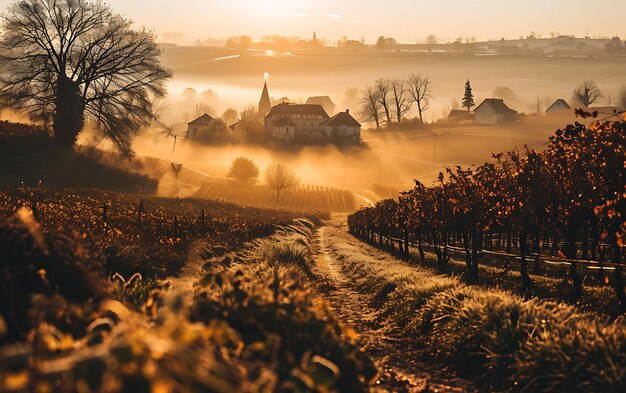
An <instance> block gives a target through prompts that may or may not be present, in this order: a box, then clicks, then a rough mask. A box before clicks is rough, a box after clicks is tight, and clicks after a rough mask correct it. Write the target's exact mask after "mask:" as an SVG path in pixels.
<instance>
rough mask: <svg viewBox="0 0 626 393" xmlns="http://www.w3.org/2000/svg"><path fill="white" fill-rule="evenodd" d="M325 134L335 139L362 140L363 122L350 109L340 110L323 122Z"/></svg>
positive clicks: (357, 141)
mask: <svg viewBox="0 0 626 393" xmlns="http://www.w3.org/2000/svg"><path fill="white" fill-rule="evenodd" d="M321 126H322V128H323V130H324V136H326V138H328V139H330V140H335V141H354V142H356V143H359V142H360V141H361V124H360V123H359V122H358V121H356V119H355V118H354V117H352V115H351V114H350V110H349V109H346V111H345V112H339V113H337V114H336V115H335V116H333V117H331V118H330V119H328V120H326V121H325V122H323V123H322V124H321Z"/></svg>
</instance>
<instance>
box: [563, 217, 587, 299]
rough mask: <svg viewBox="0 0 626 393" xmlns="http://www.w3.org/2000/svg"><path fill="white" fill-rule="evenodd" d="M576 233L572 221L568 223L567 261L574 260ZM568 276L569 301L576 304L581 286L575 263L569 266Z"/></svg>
mask: <svg viewBox="0 0 626 393" xmlns="http://www.w3.org/2000/svg"><path fill="white" fill-rule="evenodd" d="M577 232H578V231H577V224H576V223H575V222H573V221H570V222H568V223H567V227H566V230H565V256H566V257H567V258H568V259H576V235H577ZM569 276H570V279H571V280H572V292H571V298H572V299H571V300H572V302H577V301H578V300H579V299H580V297H581V296H582V294H583V284H582V281H581V280H580V276H579V275H578V270H577V269H576V263H575V262H572V263H571V264H570V265H569Z"/></svg>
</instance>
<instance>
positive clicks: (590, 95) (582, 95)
mask: <svg viewBox="0 0 626 393" xmlns="http://www.w3.org/2000/svg"><path fill="white" fill-rule="evenodd" d="M600 97H602V90H600V88H599V87H598V84H597V83H596V82H594V81H592V80H587V81H584V82H583V83H581V84H580V85H578V87H577V88H576V89H574V94H573V97H572V98H573V99H574V101H575V102H577V103H579V104H580V105H582V106H583V107H585V108H587V107H589V106H590V105H591V104H593V103H594V102H596V101H598V99H599V98H600Z"/></svg>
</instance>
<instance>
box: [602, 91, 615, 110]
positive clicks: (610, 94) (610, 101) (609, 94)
mask: <svg viewBox="0 0 626 393" xmlns="http://www.w3.org/2000/svg"><path fill="white" fill-rule="evenodd" d="M604 98H606V104H607V105H608V106H612V105H613V91H612V90H609V91H608V92H607V93H606V97H604Z"/></svg>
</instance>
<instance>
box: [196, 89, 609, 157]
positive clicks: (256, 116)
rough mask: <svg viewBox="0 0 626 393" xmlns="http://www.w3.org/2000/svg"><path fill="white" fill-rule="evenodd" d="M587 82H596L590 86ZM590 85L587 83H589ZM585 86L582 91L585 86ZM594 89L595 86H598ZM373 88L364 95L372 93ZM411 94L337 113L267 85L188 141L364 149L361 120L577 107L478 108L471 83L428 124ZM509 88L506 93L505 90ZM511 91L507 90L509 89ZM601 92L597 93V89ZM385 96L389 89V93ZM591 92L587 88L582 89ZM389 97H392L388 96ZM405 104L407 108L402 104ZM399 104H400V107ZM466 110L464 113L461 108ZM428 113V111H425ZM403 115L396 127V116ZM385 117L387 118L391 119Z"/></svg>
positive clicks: (464, 119) (474, 118)
mask: <svg viewBox="0 0 626 393" xmlns="http://www.w3.org/2000/svg"><path fill="white" fill-rule="evenodd" d="M381 81H382V79H380V80H377V81H376V83H377V84H378V87H376V86H373V87H372V89H375V88H378V89H381V90H382V89H388V87H381V86H380V83H382V82H381ZM394 83H396V81H389V85H390V86H391V87H392V88H393V87H394V85H393V84H394ZM419 83H421V84H422V85H421V87H420V86H418V87H417V89H422V90H420V91H421V95H420V93H419V92H418V93H416V98H417V99H416V102H415V103H416V106H417V107H418V108H419V110H420V111H421V110H422V108H427V107H428V105H429V100H430V99H431V98H432V97H431V96H430V85H429V81H428V79H427V78H426V79H422V80H421V82H419ZM585 83H592V82H590V81H587V82H585ZM583 85H584V83H583ZM583 85H581V86H583ZM592 87H593V86H592ZM369 89H370V87H368V88H367V89H366V90H365V91H364V93H363V94H366V92H367V91H370V90H369ZM402 89H406V91H403V92H402V93H400V94H401V95H400V97H397V96H396V97H390V98H387V97H381V93H379V92H376V93H372V94H373V95H372V96H371V97H369V98H370V99H369V100H367V98H368V97H364V103H363V104H362V105H361V106H360V107H358V108H357V111H358V112H357V113H354V112H352V113H351V112H350V108H346V109H343V110H341V111H337V108H336V104H335V103H334V102H333V100H332V99H331V97H329V96H328V95H325V96H312V97H309V98H308V99H307V100H306V101H304V100H300V102H293V101H292V100H290V99H289V98H287V97H283V98H281V99H279V100H274V99H272V98H270V94H269V88H268V84H267V80H266V81H265V82H264V84H263V89H262V92H261V97H260V99H259V102H258V105H257V106H256V107H255V108H254V110H252V108H251V107H249V108H247V109H246V110H244V111H242V112H241V113H240V117H239V118H237V119H236V121H234V122H232V123H231V124H226V121H225V120H224V119H220V118H215V117H213V116H211V115H209V114H208V113H202V114H199V116H198V117H197V118H195V119H193V120H191V121H189V122H188V123H187V129H186V132H185V134H184V138H185V139H186V140H189V141H193V142H197V143H204V144H207V143H209V144H210V143H217V144H220V143H225V142H228V143H237V142H255V143H260V144H270V145H277V146H278V145H283V146H294V145H296V146H297V145H325V144H334V145H360V144H361V142H362V139H361V131H362V128H363V125H362V124H361V123H360V121H362V122H365V123H366V124H368V125H375V126H376V127H375V129H377V130H380V129H381V128H382V127H381V125H383V124H384V125H385V129H390V130H393V129H403V130H407V129H425V128H437V127H446V126H451V125H454V126H463V125H484V126H489V125H497V124H503V123H515V122H519V121H520V120H521V119H524V118H526V117H530V116H542V115H572V116H573V115H574V109H572V108H573V107H572V105H570V103H568V101H567V100H566V99H564V98H557V99H556V100H554V101H553V102H551V103H549V105H547V104H548V102H545V105H546V106H547V107H546V108H545V109H544V108H543V107H542V105H544V103H542V102H539V101H537V102H536V103H535V104H534V106H532V107H531V106H529V109H530V113H528V114H527V113H524V112H520V111H517V110H515V109H513V108H511V107H510V106H509V105H508V104H507V102H506V101H507V100H506V99H505V98H503V97H489V98H485V99H483V100H482V102H480V103H479V104H478V105H475V104H474V96H473V93H472V90H471V86H470V85H469V80H468V81H467V83H466V91H465V95H464V97H463V103H462V105H461V104H460V103H458V102H457V103H456V104H454V103H453V107H452V108H451V109H450V110H449V112H446V113H447V115H444V117H443V118H441V119H438V120H437V121H436V122H431V123H426V122H424V121H423V120H422V119H421V118H420V117H421V113H420V114H419V115H420V117H415V118H410V117H408V116H407V115H406V113H407V112H408V110H409V109H411V105H410V103H409V100H408V99H407V98H406V97H404V96H403V95H404V94H405V93H406V95H408V93H409V92H410V88H406V87H405V86H402ZM499 89H503V88H499ZM504 89H506V88H504ZM594 89H595V90H594ZM383 91H385V90H383ZM582 91H583V92H584V91H585V90H584V88H583V90H582ZM385 94H386V93H385ZM585 94H586V95H587V96H584V97H582V98H580V99H579V100H578V101H579V102H577V104H576V105H578V106H580V107H589V106H590V105H591V104H594V103H596V100H597V99H598V98H599V97H600V95H599V94H600V91H599V89H597V87H593V89H591V90H590V91H588V92H586V93H584V94H583V95H585ZM494 95H499V94H498V89H496V90H495V91H494ZM402 102H403V103H402ZM394 103H400V104H399V105H401V107H396V108H393V106H394ZM396 105H398V104H396ZM460 106H462V107H463V109H460V108H459V107H460ZM602 108H603V109H606V110H609V111H610V110H611V109H619V108H620V107H618V106H614V107H612V106H608V107H602ZM424 110H425V109H424ZM394 112H397V113H398V115H396V116H399V117H396V119H395V120H396V122H395V123H394V119H393V116H394V115H393V113H394ZM385 114H386V115H387V119H386V120H385Z"/></svg>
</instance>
